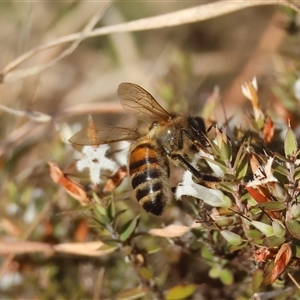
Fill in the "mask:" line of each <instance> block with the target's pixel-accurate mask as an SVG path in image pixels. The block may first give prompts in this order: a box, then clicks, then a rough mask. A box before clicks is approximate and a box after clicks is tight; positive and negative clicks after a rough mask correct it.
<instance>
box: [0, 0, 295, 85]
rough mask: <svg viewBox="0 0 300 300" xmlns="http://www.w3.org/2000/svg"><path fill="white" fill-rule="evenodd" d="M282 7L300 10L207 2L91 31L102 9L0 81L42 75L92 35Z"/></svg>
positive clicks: (273, 0)
mask: <svg viewBox="0 0 300 300" xmlns="http://www.w3.org/2000/svg"><path fill="white" fill-rule="evenodd" d="M276 4H280V5H284V6H287V7H290V8H292V9H294V10H297V11H299V8H298V7H297V6H296V5H295V4H293V3H291V2H289V1H286V0H261V1H252V0H248V1H231V0H226V1H220V2H214V3H209V4H205V5H199V6H196V7H192V8H188V9H183V10H180V11H177V12H172V13H168V14H163V15H160V16H155V17H150V18H144V19H140V20H136V21H131V22H127V23H122V24H117V25H112V26H106V27H103V28H97V29H95V30H93V31H92V30H91V28H92V27H93V25H95V24H96V23H95V21H96V20H99V18H100V17H101V16H102V13H103V10H102V9H101V12H98V13H97V14H96V15H95V18H93V19H92V20H91V21H90V22H89V23H88V25H87V26H86V28H85V29H84V30H83V31H82V32H79V33H74V34H71V35H67V36H64V37H61V38H58V39H56V40H53V41H51V42H50V43H48V44H46V45H43V46H39V47H37V48H35V49H33V50H31V51H29V52H26V53H24V54H23V55H22V56H20V57H18V58H17V59H15V60H14V61H12V62H10V63H9V64H8V65H6V66H5V67H4V68H3V70H2V72H1V73H0V79H1V82H9V81H14V80H17V79H20V78H23V77H27V76H29V75H33V74H37V73H39V72H41V71H42V70H44V69H46V68H49V67H51V66H53V65H54V64H55V63H57V62H58V61H59V60H61V59H62V58H63V57H65V56H67V55H69V54H70V53H71V52H73V51H74V50H75V48H76V47H77V46H78V44H79V43H80V42H81V41H82V40H84V39H86V38H89V37H95V36H101V35H107V34H110V33H116V32H129V31H142V30H149V29H157V28H165V27H171V26H177V25H182V24H187V23H194V22H199V21H203V20H207V19H211V18H215V17H217V16H222V15H225V14H228V13H231V12H234V11H238V10H242V9H245V8H248V7H253V6H261V5H276ZM73 41H75V42H74V43H73V44H72V45H71V46H70V47H69V48H68V49H67V50H65V51H64V52H63V53H62V54H60V55H59V56H58V57H57V58H55V59H54V60H52V61H51V62H49V63H47V64H44V65H41V66H36V67H31V68H25V69H21V70H16V71H13V70H14V69H15V68H16V67H18V66H19V65H20V64H21V63H23V62H24V61H26V60H27V59H28V58H30V57H32V56H33V55H35V54H37V53H38V52H40V51H42V50H46V49H49V48H52V47H55V46H58V45H62V44H64V43H69V42H73Z"/></svg>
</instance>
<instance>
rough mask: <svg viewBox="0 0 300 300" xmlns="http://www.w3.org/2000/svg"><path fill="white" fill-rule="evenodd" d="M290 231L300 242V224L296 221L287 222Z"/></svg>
mask: <svg viewBox="0 0 300 300" xmlns="http://www.w3.org/2000/svg"><path fill="white" fill-rule="evenodd" d="M285 224H286V227H287V229H288V231H289V232H290V233H291V234H292V235H293V236H294V237H295V238H297V239H298V240H300V224H299V222H298V221H296V220H291V221H286V222H285Z"/></svg>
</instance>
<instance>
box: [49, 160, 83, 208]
mask: <svg viewBox="0 0 300 300" xmlns="http://www.w3.org/2000/svg"><path fill="white" fill-rule="evenodd" d="M48 165H49V167H50V176H51V178H52V180H53V181H54V182H55V183H57V184H59V185H60V186H62V187H63V188H64V189H65V190H66V192H67V193H68V194H69V195H70V196H72V197H73V198H74V199H76V200H78V201H79V202H80V204H81V205H83V206H85V205H87V204H88V203H89V198H88V197H87V195H86V191H85V189H84V188H83V186H82V185H80V184H79V183H77V182H75V181H73V180H71V179H70V178H68V177H67V176H66V175H65V174H64V173H63V172H62V171H61V170H60V168H59V167H58V166H57V165H56V164H55V163H52V162H50V161H49V162H48Z"/></svg>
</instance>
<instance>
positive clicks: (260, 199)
mask: <svg viewBox="0 0 300 300" xmlns="http://www.w3.org/2000/svg"><path fill="white" fill-rule="evenodd" d="M246 190H247V191H248V192H249V194H250V195H251V196H252V198H253V199H254V200H255V201H256V202H257V203H264V202H268V201H269V200H268V198H267V197H266V196H264V195H263V194H261V193H260V192H259V191H258V190H257V189H255V188H253V187H251V186H247V187H246Z"/></svg>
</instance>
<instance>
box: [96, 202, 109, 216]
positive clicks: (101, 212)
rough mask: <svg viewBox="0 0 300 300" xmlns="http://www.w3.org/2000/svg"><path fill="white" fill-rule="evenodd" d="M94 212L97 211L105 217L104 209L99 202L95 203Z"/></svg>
mask: <svg viewBox="0 0 300 300" xmlns="http://www.w3.org/2000/svg"><path fill="white" fill-rule="evenodd" d="M95 212H96V213H98V215H100V216H105V217H107V212H106V209H105V208H104V207H103V206H102V205H101V204H96V205H95Z"/></svg>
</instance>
